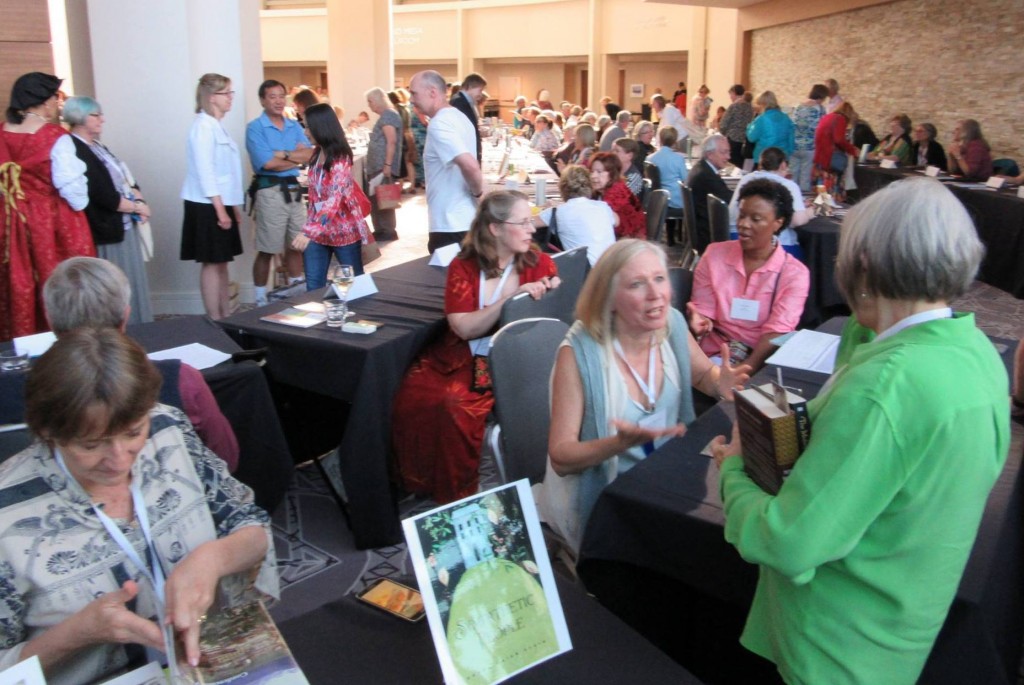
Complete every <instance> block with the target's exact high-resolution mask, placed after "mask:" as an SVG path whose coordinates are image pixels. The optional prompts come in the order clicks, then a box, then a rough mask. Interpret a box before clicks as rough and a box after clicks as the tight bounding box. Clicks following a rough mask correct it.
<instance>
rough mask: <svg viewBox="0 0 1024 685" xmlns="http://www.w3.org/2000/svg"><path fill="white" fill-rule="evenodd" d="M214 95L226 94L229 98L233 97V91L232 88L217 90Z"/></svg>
mask: <svg viewBox="0 0 1024 685" xmlns="http://www.w3.org/2000/svg"><path fill="white" fill-rule="evenodd" d="M214 95H227V96H228V97H229V98H233V97H235V91H233V90H218V91H217V92H215V93H214Z"/></svg>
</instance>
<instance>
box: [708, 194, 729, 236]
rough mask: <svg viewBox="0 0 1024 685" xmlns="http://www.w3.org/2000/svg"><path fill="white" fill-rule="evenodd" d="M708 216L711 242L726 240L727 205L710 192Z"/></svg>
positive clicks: (727, 230) (727, 226)
mask: <svg viewBox="0 0 1024 685" xmlns="http://www.w3.org/2000/svg"><path fill="white" fill-rule="evenodd" d="M708 218H709V219H710V224H711V242H713V243H722V242H725V241H726V240H728V239H729V205H728V204H726V203H725V202H724V201H723V200H722V199H721V198H719V197H716V196H715V195H712V194H711V193H708Z"/></svg>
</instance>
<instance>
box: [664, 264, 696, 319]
mask: <svg viewBox="0 0 1024 685" xmlns="http://www.w3.org/2000/svg"><path fill="white" fill-rule="evenodd" d="M668 280H669V282H670V283H671V284H672V306H673V307H675V308H676V309H678V310H679V311H680V312H682V314H683V316H686V303H687V302H689V301H690V294H691V293H692V292H693V272H692V271H690V270H689V269H686V268H683V267H681V266H673V267H670V268H669V270H668Z"/></svg>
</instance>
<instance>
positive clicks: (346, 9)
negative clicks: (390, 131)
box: [327, 0, 395, 119]
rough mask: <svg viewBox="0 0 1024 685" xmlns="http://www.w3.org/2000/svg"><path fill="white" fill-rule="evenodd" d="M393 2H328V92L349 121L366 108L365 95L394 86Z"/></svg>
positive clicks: (336, 0) (333, 0)
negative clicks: (372, 89)
mask: <svg viewBox="0 0 1024 685" xmlns="http://www.w3.org/2000/svg"><path fill="white" fill-rule="evenodd" d="M391 27H392V22H391V2H390V0H327V90H328V92H330V94H331V104H333V105H341V106H342V107H344V108H345V117H346V118H347V119H350V118H352V117H354V116H355V115H356V114H357V113H358V112H359V111H360V110H366V112H367V114H369V115H370V116H371V117H372V118H375V115H374V114H373V113H372V112H370V111H369V108H368V107H367V105H366V97H365V94H366V91H368V90H369V89H370V88H373V87H374V86H380V87H381V88H383V89H384V90H385V91H388V90H391V89H392V88H393V87H394V84H395V68H394V58H393V55H394V50H393V48H392V43H393V41H392V28H391Z"/></svg>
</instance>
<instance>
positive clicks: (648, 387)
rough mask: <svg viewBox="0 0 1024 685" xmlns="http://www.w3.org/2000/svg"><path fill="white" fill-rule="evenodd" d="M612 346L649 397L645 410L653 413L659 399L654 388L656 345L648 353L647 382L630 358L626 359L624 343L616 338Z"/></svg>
mask: <svg viewBox="0 0 1024 685" xmlns="http://www.w3.org/2000/svg"><path fill="white" fill-rule="evenodd" d="M612 346H613V347H614V348H615V353H616V354H617V355H619V359H621V360H622V361H623V362H624V363H625V364H626V368H627V369H629V372H630V373H631V374H633V380H635V381H636V384H637V385H638V386H640V392H642V393H643V394H644V395H645V396H646V397H647V407H646V408H645V409H644V411H645V412H647V413H648V414H649V413H651V412H652V411H654V405H655V404H656V403H657V399H658V398H657V395H655V389H654V357H655V353H654V345H650V346H649V347H648V349H649V353H648V355H647V383H645V382H644V380H643V379H642V378H640V374H638V373H637V372H636V369H634V368H633V367H632V365H631V364H630V363H629V360H627V359H626V353H625V352H623V351H622V345H621V344H619V340H618V338H616V339H615V341H614V342H613V343H612Z"/></svg>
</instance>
